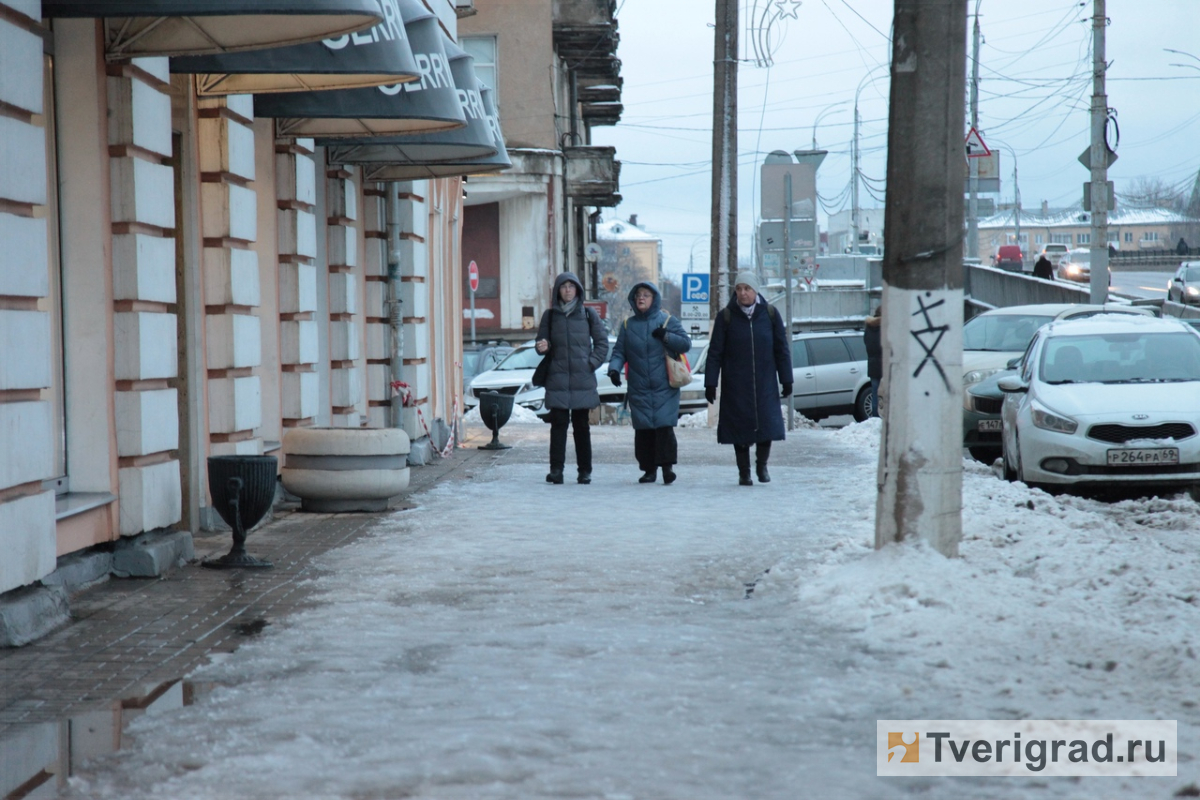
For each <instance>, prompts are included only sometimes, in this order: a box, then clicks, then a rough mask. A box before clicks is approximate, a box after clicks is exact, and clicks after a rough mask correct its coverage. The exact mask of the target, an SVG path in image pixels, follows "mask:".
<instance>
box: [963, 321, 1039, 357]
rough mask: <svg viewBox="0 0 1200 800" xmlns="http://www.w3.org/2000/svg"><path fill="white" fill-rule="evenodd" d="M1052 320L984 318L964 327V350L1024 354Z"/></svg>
mask: <svg viewBox="0 0 1200 800" xmlns="http://www.w3.org/2000/svg"><path fill="white" fill-rule="evenodd" d="M1051 319H1053V317H1050V316H1047V315H1043V314H981V315H980V316H978V317H975V318H974V319H972V320H971V321H970V322H968V323H967V324H966V325H964V326H963V349H964V350H994V351H997V352H1023V351H1024V350H1025V348H1026V347H1028V346H1029V342H1030V340H1031V339H1033V334H1034V333H1036V332H1037V329H1038V328H1040V327H1042V326H1043V325H1045V324H1046V323H1047V322H1049V321H1050V320H1051Z"/></svg>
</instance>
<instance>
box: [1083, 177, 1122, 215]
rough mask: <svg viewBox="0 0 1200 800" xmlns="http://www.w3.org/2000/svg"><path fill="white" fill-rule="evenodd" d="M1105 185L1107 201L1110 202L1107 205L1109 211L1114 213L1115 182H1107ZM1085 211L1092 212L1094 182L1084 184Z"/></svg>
mask: <svg viewBox="0 0 1200 800" xmlns="http://www.w3.org/2000/svg"><path fill="white" fill-rule="evenodd" d="M1105 184H1106V186H1105V191H1104V196H1105V199H1106V200H1107V201H1108V202H1107V203H1106V205H1107V206H1108V210H1109V211H1114V210H1115V209H1116V205H1115V204H1114V203H1113V196H1114V192H1113V182H1112V181H1105ZM1083 210H1084V211H1091V210H1092V182H1091V181H1088V182H1087V183H1085V184H1083Z"/></svg>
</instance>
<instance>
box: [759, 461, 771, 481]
mask: <svg viewBox="0 0 1200 800" xmlns="http://www.w3.org/2000/svg"><path fill="white" fill-rule="evenodd" d="M757 472H758V482H759V483H770V482H771V473H769V472H767V465H766V464H759V465H758V470H757Z"/></svg>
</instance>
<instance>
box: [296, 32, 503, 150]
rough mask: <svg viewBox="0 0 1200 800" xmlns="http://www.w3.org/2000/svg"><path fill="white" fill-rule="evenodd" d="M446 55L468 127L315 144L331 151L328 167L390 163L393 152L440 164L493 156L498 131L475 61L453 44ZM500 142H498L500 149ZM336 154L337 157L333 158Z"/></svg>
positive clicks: (331, 140)
mask: <svg viewBox="0 0 1200 800" xmlns="http://www.w3.org/2000/svg"><path fill="white" fill-rule="evenodd" d="M445 45H446V55H447V57H448V58H449V61H450V73H451V74H452V75H453V76H454V85H455V87H456V89H457V92H458V102H459V104H460V105H461V106H462V108H463V111H464V112H465V114H466V117H467V125H466V127H465V128H460V129H459V130H455V131H445V132H442V133H436V134H425V135H420V136H400V137H371V138H367V139H353V140H351V141H345V140H339V139H330V140H321V139H318V140H317V144H318V145H324V146H327V147H330V148H331V149H330V153H331V155H330V156H329V163H331V164H339V163H340V164H363V163H369V162H372V161H380V160H383V161H391V160H393V159H394V158H395V152H396V151H395V149H394V148H397V147H398V148H399V149H400V152H403V153H404V157H405V160H406V161H413V162H426V163H432V162H439V161H449V160H452V159H453V160H462V159H469V158H484V157H486V156H492V155H495V154H496V151H497V149H499V148H498V147H497V144H496V138H497V137H496V135H495V133H494V130H493V128H495V129H496V130H498V129H499V126H498V124H497V123H496V122H495V121H494V118H492V119H489V116H488V111H487V108H486V106H485V105H484V102H483V96H482V95H481V94H480V90H479V88H480V85H479V79H478V78H476V77H475V68H474V67H473V66H472V65H473V63H474V59H473V58H471V56H469V55H467V53H466V51H465V50H463V49H462V48H460V47H459V46H458V45H456V44H454V43H453V42H449V41H447V42H446V43H445ZM502 145H503V139H501V146H502ZM333 153H336V154H337V155H336V156H335V155H333Z"/></svg>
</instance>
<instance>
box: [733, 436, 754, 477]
mask: <svg viewBox="0 0 1200 800" xmlns="http://www.w3.org/2000/svg"><path fill="white" fill-rule="evenodd" d="M733 453H734V455H735V456H736V457H737V468H738V486H753V485H754V481H752V480H750V446H749V445H746V446H745V447H743V446H742V445H740V444H735V445H734V446H733Z"/></svg>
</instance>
